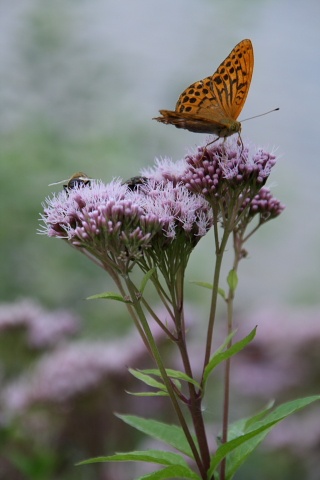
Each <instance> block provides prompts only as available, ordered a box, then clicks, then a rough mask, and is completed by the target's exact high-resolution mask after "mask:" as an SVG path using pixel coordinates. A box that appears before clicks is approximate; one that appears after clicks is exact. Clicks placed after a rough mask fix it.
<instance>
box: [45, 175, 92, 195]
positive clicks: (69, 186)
mask: <svg viewBox="0 0 320 480" xmlns="http://www.w3.org/2000/svg"><path fill="white" fill-rule="evenodd" d="M64 182H67V183H66V184H65V185H63V189H64V191H65V192H67V193H68V192H69V191H70V190H74V189H75V188H76V187H85V186H87V185H88V186H89V187H90V185H91V181H90V178H89V177H88V176H87V175H86V174H85V173H83V172H77V173H75V174H74V175H72V177H71V178H69V179H65V180H61V181H60V182H55V183H50V185H49V187H51V186H52V185H58V184H59V183H64Z"/></svg>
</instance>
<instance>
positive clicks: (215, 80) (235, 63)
mask: <svg viewBox="0 0 320 480" xmlns="http://www.w3.org/2000/svg"><path fill="white" fill-rule="evenodd" d="M253 63H254V59H253V48H252V43H251V41H250V40H242V41H241V42H240V43H238V44H237V45H236V46H235V47H234V49H233V50H232V51H231V53H230V55H228V57H227V58H226V59H225V60H224V61H223V62H222V63H221V65H220V66H219V68H218V69H217V71H216V72H215V73H214V74H213V75H212V76H210V77H206V78H204V79H203V80H199V81H197V82H195V83H193V84H192V85H190V86H189V87H188V88H186V89H185V90H184V92H182V94H181V95H180V97H179V99H178V101H177V104H176V109H175V111H170V110H160V113H161V115H162V117H157V118H155V120H157V121H159V122H162V123H166V124H172V125H175V126H176V127H178V128H185V129H187V130H190V131H192V132H199V133H213V134H216V135H218V136H219V137H227V136H229V135H233V133H235V132H240V130H241V124H240V123H239V122H237V121H236V120H237V118H238V116H239V114H240V112H241V110H242V108H243V105H244V103H245V101H246V98H247V95H248V91H249V88H250V83H251V79H252V73H253Z"/></svg>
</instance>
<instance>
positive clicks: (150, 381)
mask: <svg viewBox="0 0 320 480" xmlns="http://www.w3.org/2000/svg"><path fill="white" fill-rule="evenodd" d="M129 372H130V373H131V375H133V376H134V377H136V378H138V379H139V380H141V382H143V383H145V384H146V385H149V387H153V388H159V389H160V390H164V391H167V387H166V386H165V385H164V384H163V383H160V382H158V381H157V380H155V379H154V378H153V377H150V375H146V373H147V371H145V370H144V371H141V370H134V369H133V368H129ZM148 373H149V372H148Z"/></svg>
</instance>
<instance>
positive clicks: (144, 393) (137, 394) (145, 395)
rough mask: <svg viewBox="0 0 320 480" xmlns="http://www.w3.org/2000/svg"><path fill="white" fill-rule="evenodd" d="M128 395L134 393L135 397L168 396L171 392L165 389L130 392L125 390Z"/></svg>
mask: <svg viewBox="0 0 320 480" xmlns="http://www.w3.org/2000/svg"><path fill="white" fill-rule="evenodd" d="M125 392H126V393H127V394H128V395H133V396H135V397H168V396H169V393H168V392H164V391H162V390H161V391H157V392H129V391H128V390H125Z"/></svg>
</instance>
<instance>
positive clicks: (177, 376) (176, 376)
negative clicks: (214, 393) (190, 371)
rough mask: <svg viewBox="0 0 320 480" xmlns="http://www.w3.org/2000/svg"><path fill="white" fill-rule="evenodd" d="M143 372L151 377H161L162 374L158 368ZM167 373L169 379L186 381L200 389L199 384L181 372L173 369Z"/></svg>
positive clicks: (167, 370)
mask: <svg viewBox="0 0 320 480" xmlns="http://www.w3.org/2000/svg"><path fill="white" fill-rule="evenodd" d="M141 372H143V373H147V374H150V375H157V376H158V377H161V372H160V370H158V369H157V368H149V369H147V370H141ZM166 372H167V375H168V377H169V378H174V379H178V380H184V381H185V382H188V383H192V384H193V385H195V386H196V387H197V388H199V389H200V384H199V382H197V381H196V380H194V379H193V378H191V377H189V375H186V374H185V373H183V372H180V371H179V370H173V369H172V368H166Z"/></svg>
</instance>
